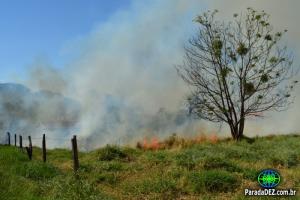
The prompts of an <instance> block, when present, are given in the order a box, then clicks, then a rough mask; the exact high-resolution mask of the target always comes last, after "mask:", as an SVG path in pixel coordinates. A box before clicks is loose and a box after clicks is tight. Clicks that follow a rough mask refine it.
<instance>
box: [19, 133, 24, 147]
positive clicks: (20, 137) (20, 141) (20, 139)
mask: <svg viewBox="0 0 300 200" xmlns="http://www.w3.org/2000/svg"><path fill="white" fill-rule="evenodd" d="M19 143H20V148H21V149H22V148H23V145H22V135H20V136H19Z"/></svg>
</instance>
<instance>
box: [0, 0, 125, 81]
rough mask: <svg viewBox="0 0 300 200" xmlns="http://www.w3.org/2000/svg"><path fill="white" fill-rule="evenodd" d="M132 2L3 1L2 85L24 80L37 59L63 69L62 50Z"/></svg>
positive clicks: (0, 28) (0, 23)
mask: <svg viewBox="0 0 300 200" xmlns="http://www.w3.org/2000/svg"><path fill="white" fill-rule="evenodd" d="M130 3H131V2H130V0H113V1H111V0H85V1H84V0H63V1H62V0H45V1H40V0H26V1H21V0H1V1H0V19H1V20H0V82H12V81H13V80H11V79H13V77H15V76H17V77H19V78H22V77H23V76H24V75H26V71H27V69H28V67H29V66H30V65H31V64H32V63H33V61H34V59H36V58H39V57H42V58H43V59H46V60H48V61H49V62H50V63H52V64H53V65H54V67H61V66H63V65H64V63H65V62H66V59H67V58H66V57H65V56H64V55H63V54H62V48H63V47H64V45H65V44H66V43H67V42H68V41H72V40H74V39H76V38H78V37H83V36H85V35H87V34H88V33H89V32H90V31H91V30H92V29H93V27H95V26H96V25H97V24H99V23H101V22H103V21H105V20H107V19H108V18H109V16H111V15H112V14H113V13H115V12H116V11H118V10H120V9H124V8H125V9H126V7H129V6H130Z"/></svg>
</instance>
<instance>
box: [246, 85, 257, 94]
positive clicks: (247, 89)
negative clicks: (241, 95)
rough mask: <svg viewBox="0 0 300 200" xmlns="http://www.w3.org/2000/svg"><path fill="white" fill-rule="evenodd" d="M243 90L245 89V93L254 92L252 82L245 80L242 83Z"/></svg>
mask: <svg viewBox="0 0 300 200" xmlns="http://www.w3.org/2000/svg"><path fill="white" fill-rule="evenodd" d="M244 91H245V94H246V95H251V94H253V93H254V92H255V87H254V84H253V83H251V82H249V83H247V82H245V83H244Z"/></svg>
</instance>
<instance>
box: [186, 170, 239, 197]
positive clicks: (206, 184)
mask: <svg viewBox="0 0 300 200" xmlns="http://www.w3.org/2000/svg"><path fill="white" fill-rule="evenodd" d="M188 178H189V180H190V182H191V185H192V190H193V192H196V193H200V192H232V191H234V190H235V189H236V188H237V187H238V184H239V181H238V179H237V178H236V177H235V176H233V175H231V174H230V173H228V172H226V171H223V170H208V171H203V172H200V173H199V172H193V173H191V174H190V175H189V177H188Z"/></svg>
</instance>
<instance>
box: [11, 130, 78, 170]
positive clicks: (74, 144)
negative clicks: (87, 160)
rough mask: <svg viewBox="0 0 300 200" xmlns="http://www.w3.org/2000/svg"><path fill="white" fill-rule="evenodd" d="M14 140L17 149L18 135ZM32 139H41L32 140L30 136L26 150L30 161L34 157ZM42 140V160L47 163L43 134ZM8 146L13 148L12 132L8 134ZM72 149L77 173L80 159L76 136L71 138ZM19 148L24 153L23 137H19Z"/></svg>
mask: <svg viewBox="0 0 300 200" xmlns="http://www.w3.org/2000/svg"><path fill="white" fill-rule="evenodd" d="M14 139H15V141H14V146H15V147H16V148H17V134H14ZM32 139H40V138H32V137H31V136H28V142H29V145H28V146H26V147H25V149H26V153H27V155H28V158H29V160H32V155H33V148H32ZM41 139H42V160H43V162H46V161H47V148H46V134H43V137H42V138H41ZM52 139H55V138H52ZM7 145H8V146H11V134H10V132H7ZM71 147H72V159H73V169H74V171H75V172H76V171H77V170H78V169H79V158H78V147H77V137H76V135H74V136H73V137H72V138H71ZM19 148H20V150H21V151H24V148H23V137H22V135H19Z"/></svg>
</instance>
